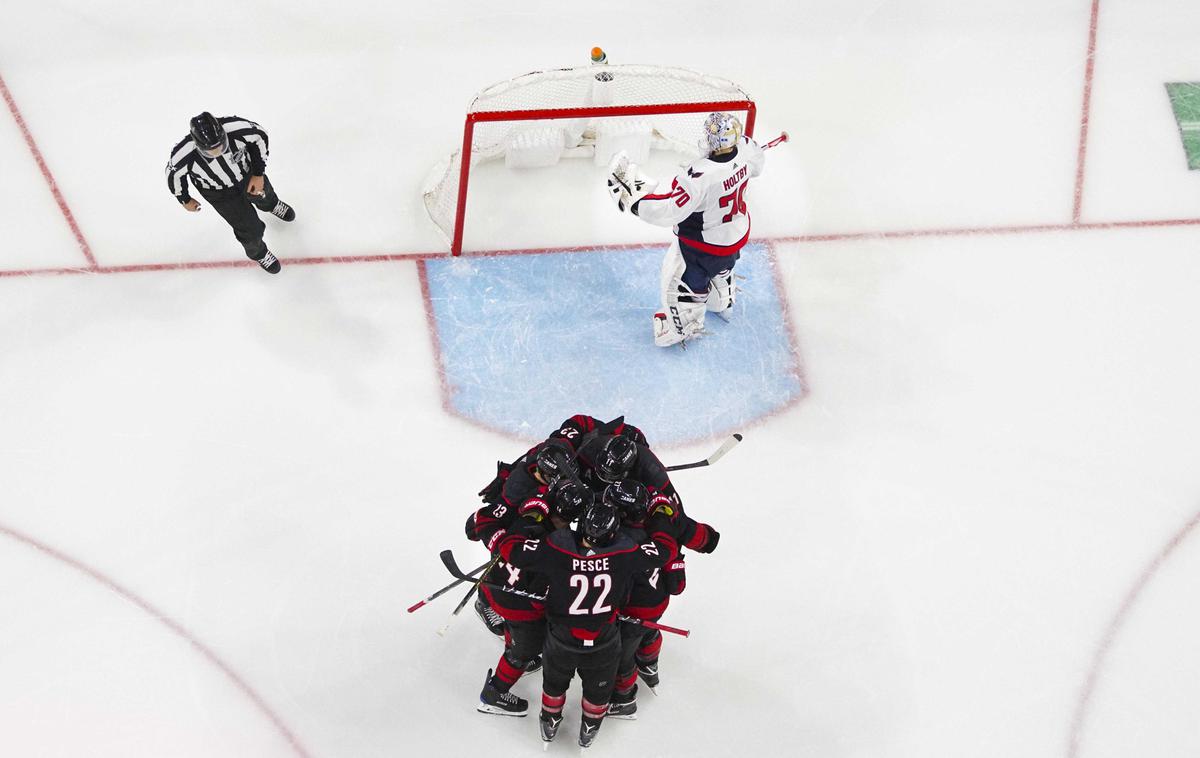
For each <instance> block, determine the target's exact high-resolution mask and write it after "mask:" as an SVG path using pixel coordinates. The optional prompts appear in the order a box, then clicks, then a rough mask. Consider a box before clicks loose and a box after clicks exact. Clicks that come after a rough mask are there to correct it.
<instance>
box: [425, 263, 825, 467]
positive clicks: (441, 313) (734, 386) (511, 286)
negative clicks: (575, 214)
mask: <svg viewBox="0 0 1200 758" xmlns="http://www.w3.org/2000/svg"><path fill="white" fill-rule="evenodd" d="M664 250H665V245H664V246H662V247H646V248H637V249H633V250H621V251H603V250H596V251H572V252H562V253H543V254H539V255H505V256H495V257H478V258H453V259H447V258H437V259H429V260H427V261H426V262H425V266H426V277H427V280H428V285H429V298H430V307H431V312H432V313H433V319H434V322H435V323H434V325H433V326H434V329H435V331H436V339H437V340H438V341H439V347H440V351H441V359H442V363H443V365H442V369H443V372H444V376H445V380H446V387H447V392H448V394H449V397H448V398H447V402H448V403H449V405H450V407H451V408H452V409H453V410H454V412H456V413H458V414H461V415H462V416H463V417H465V418H468V419H471V420H473V421H476V422H478V423H480V424H482V425H484V426H486V427H490V428H493V429H496V430H497V431H501V432H505V433H508V434H512V435H514V436H517V437H521V438H526V439H536V438H541V437H544V436H545V435H546V434H548V433H549V432H551V431H552V430H553V429H554V427H555V426H556V425H557V424H558V423H559V422H561V421H562V420H563V419H564V418H567V417H568V416H570V415H572V414H574V413H588V414H590V415H593V416H596V417H598V418H605V419H608V418H613V417H615V416H618V415H624V416H625V417H626V418H627V419H628V420H629V421H630V423H633V424H637V425H638V426H640V427H641V428H642V429H643V430H645V432H646V434H647V436H648V437H649V438H650V442H651V443H652V444H671V445H679V444H685V443H689V442H698V441H701V440H705V439H710V438H712V437H716V436H720V435H723V434H727V433H729V432H731V431H736V430H738V429H740V428H742V427H744V426H746V425H747V424H749V423H751V422H753V421H757V420H759V419H761V418H762V417H764V416H767V415H769V414H771V413H774V412H776V411H779V410H781V409H783V408H785V407H787V406H788V405H790V404H792V403H793V402H795V401H796V400H797V399H798V398H799V397H800V396H801V395H802V394H803V392H804V386H803V379H802V376H801V371H800V364H799V356H798V354H797V352H796V349H795V346H794V345H793V344H792V339H791V331H790V327H789V325H788V323H787V312H786V311H785V309H784V308H783V302H784V300H783V296H782V294H781V293H780V292H779V290H778V286H777V284H776V282H777V279H776V276H775V273H774V271H773V270H772V267H773V266H774V261H773V260H772V258H771V255H770V252H769V250H768V248H767V246H766V245H764V244H760V243H751V244H750V245H747V246H746V247H745V248H743V251H742V257H741V260H740V261H738V264H737V267H736V269H735V271H736V273H737V274H738V275H739V276H743V277H745V281H744V282H742V284H744V285H745V288H746V289H745V292H744V293H743V296H742V297H740V298H739V299H738V302H737V304H736V305H735V306H734V314H733V317H732V319H731V321H730V322H729V323H726V322H725V321H724V320H723V319H721V318H719V317H717V316H714V315H712V314H709V316H708V318H707V319H706V321H705V328H706V329H707V330H708V331H709V332H711V334H709V335H707V336H704V337H702V338H700V339H696V340H693V341H691V342H689V343H688V347H687V350H683V349H681V348H679V347H672V348H666V349H664V348H660V347H656V346H655V345H654V340H653V338H652V336H651V335H652V329H651V317H652V316H653V314H654V312H655V311H656V310H658V301H659V292H658V280H659V267H660V264H661V262H662V256H663V253H664Z"/></svg>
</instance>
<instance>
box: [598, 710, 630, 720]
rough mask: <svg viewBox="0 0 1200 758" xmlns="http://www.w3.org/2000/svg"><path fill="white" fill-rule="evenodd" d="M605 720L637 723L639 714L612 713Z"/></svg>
mask: <svg viewBox="0 0 1200 758" xmlns="http://www.w3.org/2000/svg"><path fill="white" fill-rule="evenodd" d="M604 718H605V719H620V720H622V721H637V713H636V712H634V713H610V714H608V715H606V716H605V717H604Z"/></svg>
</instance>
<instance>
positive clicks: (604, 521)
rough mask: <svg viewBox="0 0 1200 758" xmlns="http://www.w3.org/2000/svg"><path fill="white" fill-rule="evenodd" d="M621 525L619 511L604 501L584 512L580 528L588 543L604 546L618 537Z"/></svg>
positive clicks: (598, 501)
mask: <svg viewBox="0 0 1200 758" xmlns="http://www.w3.org/2000/svg"><path fill="white" fill-rule="evenodd" d="M620 524H621V514H619V513H617V509H616V508H614V507H613V506H612V505H610V504H609V503H606V502H604V500H603V499H601V500H597V501H595V502H593V503H592V504H591V505H590V506H588V508H587V510H585V511H584V512H583V521H582V522H581V523H580V528H581V530H582V531H583V536H584V537H586V538H587V541H588V542H590V543H591V544H593V545H596V546H604V545H607V544H609V543H611V542H612V541H613V539H614V538H615V537H616V536H617V527H618V526H620Z"/></svg>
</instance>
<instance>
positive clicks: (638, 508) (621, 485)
mask: <svg viewBox="0 0 1200 758" xmlns="http://www.w3.org/2000/svg"><path fill="white" fill-rule="evenodd" d="M604 502H606V503H608V504H609V505H611V506H612V507H614V508H616V509H617V511H618V512H619V513H620V514H621V518H622V519H623V520H625V521H634V522H640V521H641V520H642V519H644V518H646V509H647V508H648V507H650V493H649V492H647V491H646V488H645V487H644V486H642V483H641V482H636V481H634V480H633V479H624V480H622V481H619V482H617V483H616V484H610V485H608V488H607V489H605V490H604Z"/></svg>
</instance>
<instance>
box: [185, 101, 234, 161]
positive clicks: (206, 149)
mask: <svg viewBox="0 0 1200 758" xmlns="http://www.w3.org/2000/svg"><path fill="white" fill-rule="evenodd" d="M189 131H190V133H191V135H192V142H194V143H196V149H197V150H199V151H200V152H201V154H203V155H204V157H206V158H216V157H217V156H219V155H222V154H223V153H224V152H225V151H226V150H228V149H229V135H228V134H226V133H225V127H223V126H221V122H220V121H217V119H216V118H215V117H214V116H213V114H211V113H209V112H208V111H205V112H203V113H201V114H200V115H199V116H196V117H194V118H193V119H192V121H191V124H190V129H189Z"/></svg>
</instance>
